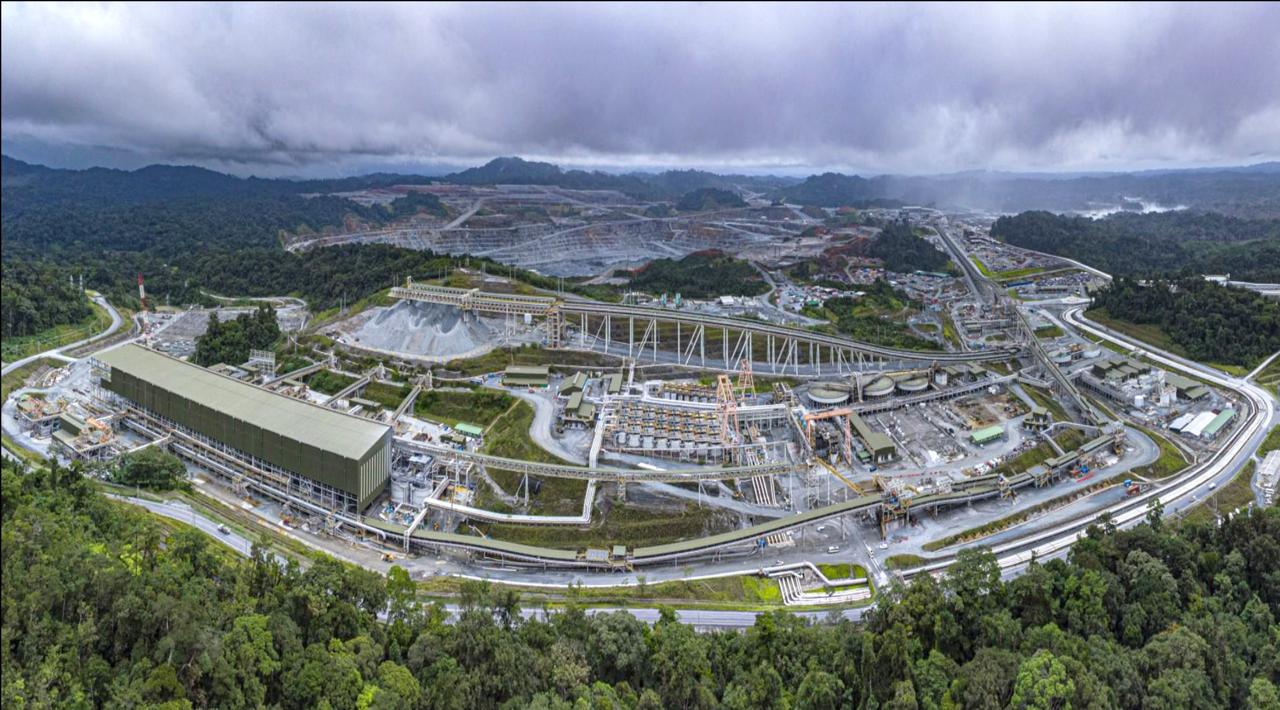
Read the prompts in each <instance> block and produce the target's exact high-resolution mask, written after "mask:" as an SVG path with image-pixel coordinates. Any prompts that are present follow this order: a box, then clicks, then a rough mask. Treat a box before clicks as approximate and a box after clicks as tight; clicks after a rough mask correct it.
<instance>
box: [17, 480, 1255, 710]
mask: <svg viewBox="0 0 1280 710" xmlns="http://www.w3.org/2000/svg"><path fill="white" fill-rule="evenodd" d="M2 486H3V499H2V500H3V530H4V536H3V578H2V579H0V584H2V591H0V596H2V600H3V606H4V610H5V613H4V618H3V643H4V648H3V650H4V653H3V656H2V657H0V663H2V664H3V688H2V689H0V702H2V703H3V705H4V707H6V708H9V707H13V708H22V707H97V706H102V707H142V706H147V707H168V708H184V707H211V708H248V707H280V708H315V707H328V708H366V707H370V708H371V707H378V708H382V707H387V708H471V707H500V706H503V707H538V708H578V707H586V708H596V707H599V708H697V707H707V708H713V707H726V708H783V707H795V708H870V707H879V708H884V707H894V708H955V707H963V708H1006V707H1016V708H1066V707H1074V708H1112V707H1116V708H1135V709H1138V708H1271V707H1274V706H1275V702H1276V687H1275V679H1276V678H1277V675H1278V674H1280V636H1278V635H1277V633H1276V629H1277V626H1276V614H1277V612H1280V510H1278V509H1268V510H1266V511H1262V512H1254V513H1253V514H1252V515H1239V516H1235V517H1232V518H1231V519H1230V520H1227V521H1224V522H1223V524H1222V525H1221V526H1216V525H1212V524H1207V523H1206V524H1200V523H1190V522H1187V523H1182V524H1179V525H1171V524H1168V523H1167V522H1166V524H1164V525H1161V526H1160V527H1159V528H1155V527H1152V526H1150V525H1145V524H1144V525H1139V526H1137V527H1136V528H1133V529H1132V530H1127V531H1116V532H1110V533H1108V532H1105V531H1104V530H1102V529H1100V528H1097V527H1094V528H1091V529H1090V530H1089V531H1088V534H1087V536H1086V537H1085V538H1084V539H1082V540H1080V541H1079V542H1078V543H1077V544H1076V545H1075V547H1073V549H1072V551H1071V553H1070V556H1069V557H1068V559H1066V560H1053V561H1050V562H1048V563H1045V564H1037V563H1033V564H1032V565H1031V566H1030V568H1029V569H1028V570H1027V571H1026V573H1025V574H1023V575H1022V576H1019V577H1017V578H1015V579H1012V580H1010V581H1004V580H1002V579H1001V574H1000V572H999V570H998V568H997V567H996V563H995V558H994V557H993V556H992V555H991V553H989V552H985V551H964V552H962V553H961V554H960V558H959V560H958V561H957V564H956V567H955V568H953V570H952V572H951V574H950V575H949V576H947V577H946V578H944V579H942V580H940V581H938V580H934V579H933V578H932V577H930V576H928V575H922V576H921V578H920V579H919V580H918V581H916V582H914V583H912V584H911V585H909V586H905V587H894V588H892V589H889V590H887V591H886V593H885V594H884V595H882V597H881V598H880V600H879V602H878V605H877V608H876V609H875V610H874V611H872V612H871V613H870V614H869V615H868V618H867V620H866V622H865V623H864V624H853V623H851V622H848V621H834V622H832V621H826V622H814V621H811V620H806V619H804V618H801V617H798V616H793V615H791V614H788V613H786V612H782V611H778V612H772V613H764V614H762V615H760V616H759V618H758V619H757V620H756V622H755V625H754V626H752V627H751V628H748V629H746V630H745V631H742V632H736V631H719V632H709V633H698V632H696V631H695V630H694V629H693V628H691V627H689V626H685V625H683V624H681V623H679V622H678V621H677V620H676V617H675V615H674V613H672V612H671V611H670V610H666V611H664V612H663V613H662V615H661V619H660V620H659V621H658V622H657V623H656V624H654V625H653V626H652V627H650V626H647V625H645V624H644V623H642V622H640V621H637V620H636V619H635V618H634V617H633V616H631V615H630V614H628V613H626V612H624V611H615V612H601V613H596V614H588V613H587V612H586V611H585V610H584V609H582V608H580V607H577V606H574V605H572V604H570V605H568V606H566V607H564V608H563V609H560V610H558V611H555V612H552V613H550V614H548V615H547V616H546V617H545V618H532V619H530V618H526V617H525V616H524V615H522V614H521V608H522V606H521V599H520V597H519V595H518V594H516V593H514V592H512V591H510V590H508V589H504V588H501V587H495V586H489V585H486V584H484V583H465V584H462V585H461V587H460V592H459V595H458V597H457V598H456V599H455V603H456V604H457V606H458V611H457V613H456V615H454V616H453V617H452V618H450V615H449V614H448V613H447V612H446V611H445V609H444V607H443V606H442V605H440V604H437V603H430V602H424V601H421V600H420V599H419V598H418V595H417V589H416V586H415V582H414V581H413V580H412V579H411V578H410V577H409V575H408V574H407V573H406V572H405V571H404V570H403V569H400V568H392V570H391V571H390V573H389V574H388V575H387V576H386V577H383V576H381V575H378V574H375V573H373V572H369V571H366V570H363V569H359V568H355V567H351V566H349V565H346V564H344V563H341V562H338V561H335V560H333V559H332V558H329V557H326V556H317V557H315V558H313V559H311V560H309V561H308V564H307V566H306V568H305V569H304V568H302V567H300V566H299V565H298V564H297V563H295V562H289V563H285V564H281V563H280V562H278V561H277V560H276V558H275V557H274V556H273V555H272V554H270V553H269V552H268V551H267V549H266V548H265V547H261V546H257V547H255V549H254V551H253V555H252V557H251V558H250V559H247V560H245V559H241V558H237V557H233V556H232V555H231V554H230V553H228V552H226V551H225V550H224V549H223V548H221V547H220V546H218V545H217V544H216V543H215V542H213V541H211V540H210V539H209V538H208V537H206V536H204V535H203V534H202V533H199V532H197V531H195V530H193V529H189V528H187V527H185V526H184V525H181V524H178V523H175V522H172V521H167V520H163V519H159V518H154V517H151V516H150V515H149V514H148V513H145V512H143V511H141V510H139V509H136V508H133V507H131V506H128V505H126V504H123V503H118V502H113V501H110V500H108V499H106V498H105V497H103V496H102V495H101V494H100V493H98V492H97V491H96V490H95V489H94V488H93V487H92V484H91V483H89V481H88V480H87V479H85V478H84V477H83V476H81V475H80V473H79V471H78V470H76V469H66V468H62V467H59V466H52V467H51V468H49V469H47V470H39V471H22V470H21V469H19V468H18V467H17V465H15V464H13V463H11V462H9V461H5V462H4V464H3V479H2Z"/></svg>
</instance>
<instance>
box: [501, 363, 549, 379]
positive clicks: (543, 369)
mask: <svg viewBox="0 0 1280 710" xmlns="http://www.w3.org/2000/svg"><path fill="white" fill-rule="evenodd" d="M549 370H550V368H548V367H547V366H546V365H508V366H507V369H506V370H505V372H506V374H508V375H517V376H528V377H546V376H547V373H548V372H549Z"/></svg>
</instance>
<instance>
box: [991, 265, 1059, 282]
mask: <svg viewBox="0 0 1280 710" xmlns="http://www.w3.org/2000/svg"><path fill="white" fill-rule="evenodd" d="M1044 271H1047V269H1045V267H1043V266H1028V267H1026V268H1025V269H1009V270H1008V271H998V272H996V275H995V279H996V281H1013V280H1014V279H1020V278H1024V277H1027V276H1034V275H1035V274H1039V273H1041V272H1044Z"/></svg>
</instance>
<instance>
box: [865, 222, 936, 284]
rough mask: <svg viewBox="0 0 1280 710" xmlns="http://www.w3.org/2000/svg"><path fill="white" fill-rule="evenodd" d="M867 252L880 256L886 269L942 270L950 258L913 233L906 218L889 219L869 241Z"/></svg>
mask: <svg viewBox="0 0 1280 710" xmlns="http://www.w3.org/2000/svg"><path fill="white" fill-rule="evenodd" d="M868 253H869V254H870V256H873V257H875V258H877V259H883V260H884V268H886V269H888V270H889V271H897V272H898V273H904V274H909V273H911V272H913V271H943V270H945V269H946V268H947V262H948V261H950V260H949V259H948V258H947V255H946V254H945V253H943V252H941V251H938V248H937V247H935V246H934V245H933V244H932V243H931V242H929V240H927V239H925V238H924V237H920V236H917V235H916V233H915V231H914V230H913V229H912V228H911V225H910V224H908V223H907V221H906V220H897V221H894V222H889V223H888V224H886V225H885V226H884V229H882V230H881V231H880V235H879V236H877V237H876V238H875V241H873V242H872V243H871V250H870V252H868Z"/></svg>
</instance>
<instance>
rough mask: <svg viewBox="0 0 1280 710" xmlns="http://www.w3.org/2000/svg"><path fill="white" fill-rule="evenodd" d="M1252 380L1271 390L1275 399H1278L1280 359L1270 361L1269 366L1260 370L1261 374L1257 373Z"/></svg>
mask: <svg viewBox="0 0 1280 710" xmlns="http://www.w3.org/2000/svg"><path fill="white" fill-rule="evenodd" d="M1253 379H1254V380H1256V381H1257V382H1258V384H1260V385H1262V386H1263V387H1266V388H1267V389H1269V390H1271V392H1272V393H1274V394H1275V395H1276V396H1277V397H1280V357H1278V358H1276V359H1274V360H1272V361H1271V364H1270V365H1267V366H1266V367H1264V368H1262V372H1259V373H1258V374H1257V376H1256V377H1254V378H1253Z"/></svg>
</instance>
